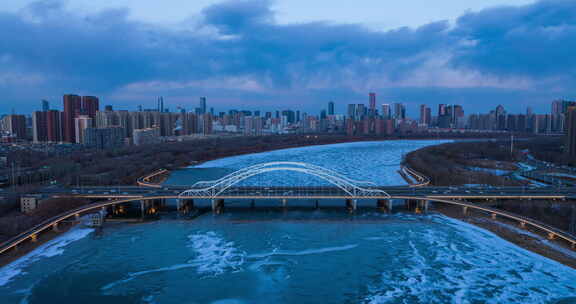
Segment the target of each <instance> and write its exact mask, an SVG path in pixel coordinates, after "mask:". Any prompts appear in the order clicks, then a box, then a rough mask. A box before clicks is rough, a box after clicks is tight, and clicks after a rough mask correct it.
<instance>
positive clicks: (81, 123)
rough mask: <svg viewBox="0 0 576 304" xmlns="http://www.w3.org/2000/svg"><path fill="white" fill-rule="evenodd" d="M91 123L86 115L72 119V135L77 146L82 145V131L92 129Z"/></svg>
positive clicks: (90, 119) (91, 120)
mask: <svg viewBox="0 0 576 304" xmlns="http://www.w3.org/2000/svg"><path fill="white" fill-rule="evenodd" d="M93 121H94V120H93V119H92V118H90V116H88V115H80V116H78V117H76V118H75V119H74V134H75V135H76V140H75V142H76V143H77V144H83V143H84V134H85V133H84V130H86V129H88V128H92V124H93V123H94V122H93Z"/></svg>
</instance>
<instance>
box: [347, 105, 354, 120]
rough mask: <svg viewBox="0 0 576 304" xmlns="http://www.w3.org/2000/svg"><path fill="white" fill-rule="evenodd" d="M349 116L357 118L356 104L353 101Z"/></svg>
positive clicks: (349, 107) (349, 106)
mask: <svg viewBox="0 0 576 304" xmlns="http://www.w3.org/2000/svg"><path fill="white" fill-rule="evenodd" d="M348 117H349V118H352V119H355V118H356V105H355V104H353V103H351V104H349V105H348Z"/></svg>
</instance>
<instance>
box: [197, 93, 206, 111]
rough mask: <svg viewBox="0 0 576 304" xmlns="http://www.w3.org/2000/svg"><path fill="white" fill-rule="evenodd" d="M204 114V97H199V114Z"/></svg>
mask: <svg viewBox="0 0 576 304" xmlns="http://www.w3.org/2000/svg"><path fill="white" fill-rule="evenodd" d="M199 114H206V97H200V113H199Z"/></svg>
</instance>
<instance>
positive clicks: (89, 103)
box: [82, 96, 100, 119]
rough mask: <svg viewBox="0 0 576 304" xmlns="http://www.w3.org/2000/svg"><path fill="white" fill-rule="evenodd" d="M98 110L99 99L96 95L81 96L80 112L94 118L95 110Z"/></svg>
mask: <svg viewBox="0 0 576 304" xmlns="http://www.w3.org/2000/svg"><path fill="white" fill-rule="evenodd" d="M99 110H100V101H99V100H98V97H94V96H83V97H82V114H84V115H87V116H88V117H90V118H92V119H95V118H96V112H98V111H99Z"/></svg>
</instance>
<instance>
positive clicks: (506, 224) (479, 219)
mask: <svg viewBox="0 0 576 304" xmlns="http://www.w3.org/2000/svg"><path fill="white" fill-rule="evenodd" d="M433 210H434V211H437V212H438V213H440V214H443V215H445V216H447V217H450V218H453V219H456V220H459V221H463V222H466V223H469V224H472V225H474V226H477V227H480V228H482V229H485V230H488V231H490V232H492V233H494V234H496V235H497V236H499V237H500V238H502V239H505V240H507V241H509V242H511V243H513V244H515V245H517V246H519V247H521V248H523V249H526V250H528V251H531V252H533V253H536V254H539V255H541V256H544V257H547V258H549V259H552V260H554V261H557V262H559V263H561V264H564V265H566V266H568V267H571V268H574V269H576V250H572V249H571V248H570V247H569V246H567V245H565V244H564V243H562V242H559V241H550V240H547V239H546V235H544V234H542V233H541V232H539V231H537V230H534V229H530V228H524V229H522V228H520V227H518V226H517V223H515V222H512V221H508V220H506V219H502V218H499V219H496V220H494V219H492V218H491V217H490V216H489V215H487V214H482V213H480V212H470V211H469V212H470V213H469V214H468V215H467V216H464V214H463V212H462V208H460V207H456V206H447V205H444V204H438V203H436V204H435V205H434V209H433Z"/></svg>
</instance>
